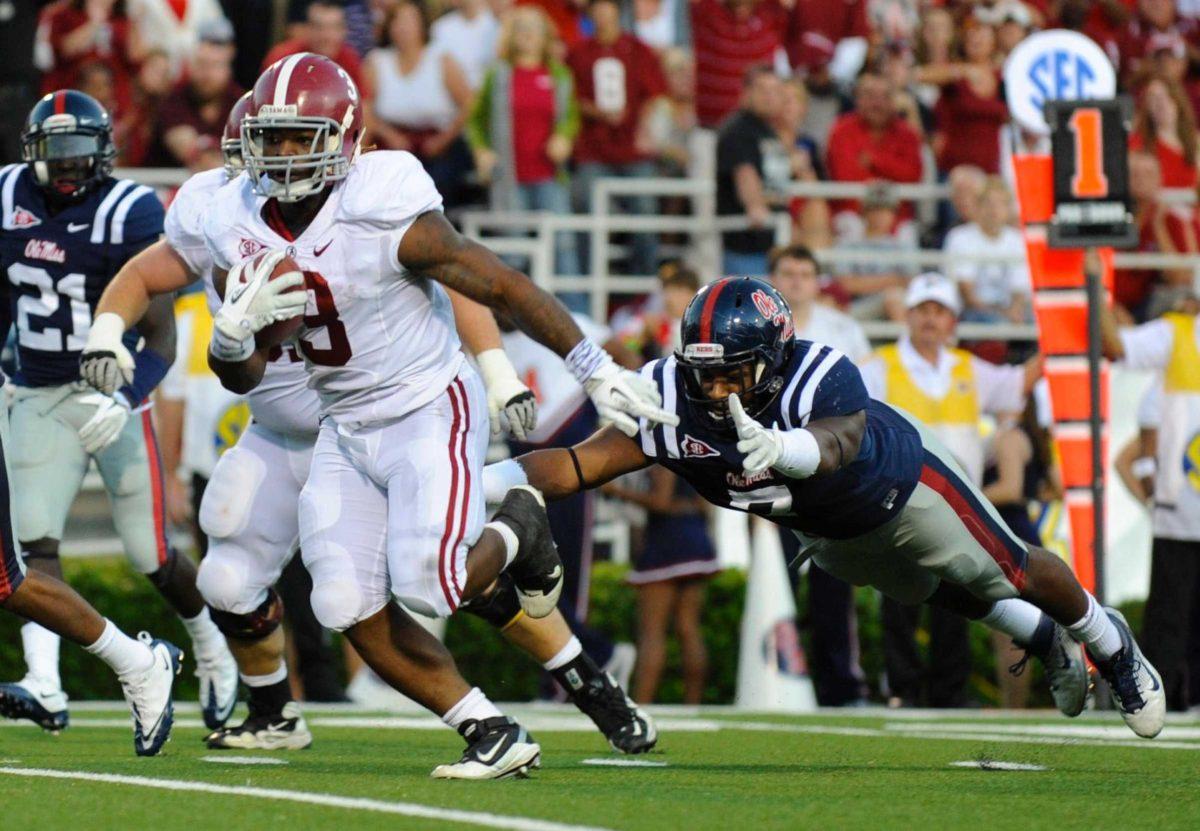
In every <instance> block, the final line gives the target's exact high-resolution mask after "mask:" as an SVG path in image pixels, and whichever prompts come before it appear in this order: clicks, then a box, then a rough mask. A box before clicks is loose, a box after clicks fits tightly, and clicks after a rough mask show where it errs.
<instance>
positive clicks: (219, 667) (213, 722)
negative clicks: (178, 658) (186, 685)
mask: <svg viewBox="0 0 1200 831" xmlns="http://www.w3.org/2000/svg"><path fill="white" fill-rule="evenodd" d="M196 678H197V679H198V680H199V682H200V711H201V712H202V713H203V714H204V726H205V727H207V728H208V729H209V730H217V729H219V728H221V727H224V726H225V722H227V721H229V717H230V716H231V715H233V708H234V707H236V706H237V694H238V668H237V661H235V660H234V659H233V653H232V652H230V651H229V647H227V646H226V645H225V644H224V643H221V644H220V648H219V649H217V650H214V651H213V652H212V653H211V654H207V655H200V654H199V652H197V653H196Z"/></svg>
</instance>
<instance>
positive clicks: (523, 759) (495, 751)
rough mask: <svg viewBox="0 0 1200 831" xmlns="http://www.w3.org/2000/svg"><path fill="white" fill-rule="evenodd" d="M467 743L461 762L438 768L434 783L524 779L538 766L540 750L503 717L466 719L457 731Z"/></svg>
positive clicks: (531, 740)
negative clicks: (456, 780)
mask: <svg viewBox="0 0 1200 831" xmlns="http://www.w3.org/2000/svg"><path fill="white" fill-rule="evenodd" d="M458 732H459V734H460V735H461V736H462V737H463V738H464V739H466V740H467V749H466V751H465V752H464V753H463V755H462V758H461V759H459V760H458V761H457V762H454V763H453V764H450V765H438V766H437V767H436V768H434V769H433V772H432V773H431V774H430V776H432V777H433V778H434V779H504V778H506V777H510V776H514V777H525V776H528V775H529V769H530V768H536V767H538V766H539V765H540V764H541V758H542V749H541V747H539V746H538V743H537V742H535V741H534V740H533V737H532V736H530V735H529V733H527V732H526V731H525V728H524V727H522V726H521V725H519V724H517V723H516V722H515V721H513V720H512V719H511V718H508V717H507V716H493V717H492V718H486V719H482V720H480V719H470V720H468V721H465V722H463V723H462V725H460V726H459V728H458Z"/></svg>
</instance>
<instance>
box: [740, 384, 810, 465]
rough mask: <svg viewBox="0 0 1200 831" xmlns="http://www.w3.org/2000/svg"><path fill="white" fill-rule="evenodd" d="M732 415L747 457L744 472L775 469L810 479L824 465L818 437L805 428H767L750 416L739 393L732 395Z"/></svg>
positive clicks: (741, 446) (742, 450)
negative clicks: (785, 429) (738, 395)
mask: <svg viewBox="0 0 1200 831" xmlns="http://www.w3.org/2000/svg"><path fill="white" fill-rule="evenodd" d="M729 414H730V415H732V416H733V426H734V428H735V429H736V430H737V435H738V443H737V449H738V452H739V453H745V454H746V458H745V459H743V460H742V469H743V470H745V471H746V473H748V474H750V475H751V476H753V475H755V474H757V473H762V472H763V471H764V470H766V469H767V468H769V467H773V468H775V469H776V470H778V471H779V472H780V473H782V474H783V475H784V476H788V477H790V478H792V479H807V478H808V477H809V476H812V475H813V474H814V473H816V472H817V468H818V467H820V466H821V447H820V445H819V444H817V438H816V436H814V435H813V434H812V433H811V432H809V431H808V430H805V429H804V428H803V427H801V428H798V429H795V430H787V431H784V430H778V429H776V428H774V427H763V426H762V425H761V424H759V423H758V422H757V421H755V420H754V419H752V418H750V416H748V415H746V410H745V408H743V407H742V401H741V399H740V398H738V397H737V393H734V394H733V395H731V396H729Z"/></svg>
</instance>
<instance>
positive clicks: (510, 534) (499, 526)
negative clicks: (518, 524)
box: [483, 522, 520, 568]
mask: <svg viewBox="0 0 1200 831" xmlns="http://www.w3.org/2000/svg"><path fill="white" fill-rule="evenodd" d="M483 527H484V528H491V529H492V530H493V531H495V532H496V533H497V534H499V535H500V537H501V539H503V540H504V568H508V567H509V565H510V564H511V563H512V561H513V560H514V559H515V558H516V556H517V548H518V547H519V546H520V541H518V540H517V535H516V533H515V532H514V531H513V529H511V528H509V527H508V526H507V525H505V524H504V523H503V522H489V523H488V524H487V525H485V526H483Z"/></svg>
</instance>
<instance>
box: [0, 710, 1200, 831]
mask: <svg viewBox="0 0 1200 831" xmlns="http://www.w3.org/2000/svg"><path fill="white" fill-rule="evenodd" d="M508 709H509V711H510V712H512V713H513V714H514V715H517V716H518V717H520V718H521V720H522V721H523V722H524V723H525V724H526V726H528V727H529V728H530V730H531V731H532V732H533V733H534V735H535V736H536V737H537V738H538V740H539V741H540V742H541V745H542V749H543V759H542V768H541V770H539V771H537V772H536V773H535V774H534V776H533V777H532V778H531V779H528V780H509V781H502V782H485V783H464V782H439V781H434V780H431V779H429V771H430V770H431V769H432V768H433V767H434V766H435V765H437V764H439V763H441V762H445V761H450V760H452V759H454V758H455V757H456V756H457V755H458V752H459V750H460V748H461V743H460V741H459V739H458V737H457V736H455V735H454V734H453V733H451V732H450V731H449V730H446V729H444V728H442V729H438V725H437V723H436V722H435V721H434V720H433V719H431V718H428V717H426V716H423V715H419V714H412V715H397V714H377V713H376V714H371V713H363V712H358V711H351V710H344V709H321V710H316V709H315V708H314V709H310V711H309V721H310V725H311V727H312V729H313V732H314V734H315V735H316V742H315V744H314V745H313V747H312V748H311V749H310V750H306V751H295V752H290V753H282V754H281V753H276V754H266V753H257V754H255V753H242V752H238V753H231V752H229V751H225V752H223V753H218V752H216V751H208V750H206V749H205V748H204V747H203V745H202V744H201V742H200V737H201V736H202V735H203V732H202V727H201V724H200V722H199V719H198V716H197V715H196V713H195V710H194V708H183V711H182V712H181V713H180V715H179V721H178V724H177V727H176V730H175V734H174V738H173V740H172V742H171V743H170V744H169V745H167V748H166V752H165V754H164V755H163V756H161V757H158V758H155V759H138V758H135V757H134V756H133V751H132V742H131V738H130V731H129V729H128V717H127V716H126V714H125V713H124V711H123V710H121V709H118V708H117V707H115V706H109V707H98V706H95V705H93V706H89V707H86V708H85V707H79V708H76V709H75V710H74V711H73V716H72V718H73V726H72V727H71V729H69V730H68V731H66V732H65V733H63V734H62V735H61V736H49V735H43V734H42V733H41V732H40V731H38V730H37V728H35V727H26V726H20V725H16V724H12V723H2V724H0V799H3V805H4V811H3V817H4V821H3V823H0V826H2V827H3V828H5V829H10V828H11V829H14V830H15V829H56V830H57V829H79V830H80V831H84V829H86V831H101V829H113V831H117V830H118V829H120V831H126V829H154V831H173V829H185V830H186V831H200V830H201V829H221V831H236V829H279V830H280V831H309V829H326V828H328V829H376V828H431V829H457V828H486V827H491V828H510V829H527V830H528V831H567V829H570V828H578V827H588V828H608V829H677V828H678V829H686V830H687V831H701V829H738V830H739V831H766V830H767V829H796V828H819V829H848V828H869V829H872V830H873V831H879V829H890V828H920V829H922V830H923V831H929V830H931V829H938V828H967V829H977V830H978V831H985V829H986V831H993V830H994V829H1006V828H1013V829H1018V828H1020V829H1027V828H1045V829H1052V831H1063V829H1074V828H1088V829H1091V828H1117V829H1125V828H1151V827H1153V828H1157V829H1167V828H1180V829H1184V828H1186V829H1200V720H1196V719H1193V720H1177V721H1172V722H1171V723H1170V724H1168V726H1167V729H1166V730H1165V731H1164V732H1163V734H1162V736H1160V737H1159V738H1158V739H1156V740H1154V741H1152V742H1150V741H1145V740H1140V739H1137V738H1136V737H1135V736H1133V734H1132V733H1129V732H1128V731H1127V730H1126V728H1125V727H1124V726H1123V725H1122V724H1121V722H1120V721H1119V720H1117V719H1116V718H1115V717H1104V716H1101V715H1095V716H1090V715H1089V716H1084V717H1082V718H1080V719H1076V720H1073V721H1069V720H1067V719H1062V718H1054V717H1053V716H1052V715H1050V714H1037V715H1034V716H1026V717H1023V718H1016V717H1013V716H1011V715H1003V714H995V713H988V712H982V713H975V714H971V713H966V714H962V713H954V714H948V715H947V714H942V715H939V714H935V713H930V712H914V713H900V714H897V713H892V712H888V711H882V710H877V711H873V712H868V713H864V714H861V715H857V716H834V715H827V714H822V715H818V716H812V717H789V718H782V717H777V716H765V715H763V716H753V715H745V714H741V713H737V712H735V711H732V710H728V709H721V708H713V709H704V710H701V711H691V710H682V709H669V708H668V709H663V710H658V711H655V714H656V716H657V719H658V722H659V727H660V731H661V740H660V743H659V746H660V748H661V752H656V753H654V754H651V755H649V756H642V757H637V759H636V760H635V761H636V762H638V763H641V764H643V765H647V766H645V767H620V766H612V765H611V764H604V763H611V762H614V761H618V762H619V761H624V760H625V757H620V756H617V755H615V754H612V753H611V752H609V751H608V749H607V746H606V744H605V743H604V741H603V739H602V738H601V737H600V736H599V735H598V734H597V733H595V732H593V731H591V730H590V729H588V725H587V723H586V722H585V721H584V720H582V719H581V718H579V717H577V716H576V715H574V714H573V711H571V710H567V709H559V708H554V707H528V706H526V707H521V706H515V707H511V708H508ZM212 759H219V760H224V761H223V762H214V761H212ZM247 760H249V763H247ZM596 760H599V762H601V764H597V763H596ZM230 761H237V762H241V763H240V764H231V763H230ZM256 761H257V762H260V763H259V764H254V763H253V762H256ZM263 761H266V762H271V761H275V762H276V763H275V764H269V763H268V764H263V763H261V762H263ZM980 763H983V764H984V765H987V766H989V767H993V768H994V767H997V766H999V765H1000V764H1001V763H1015V764H1019V765H1026V766H1032V767H1035V768H1036V769H1030V770H996V769H980V768H979V765H980Z"/></svg>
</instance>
